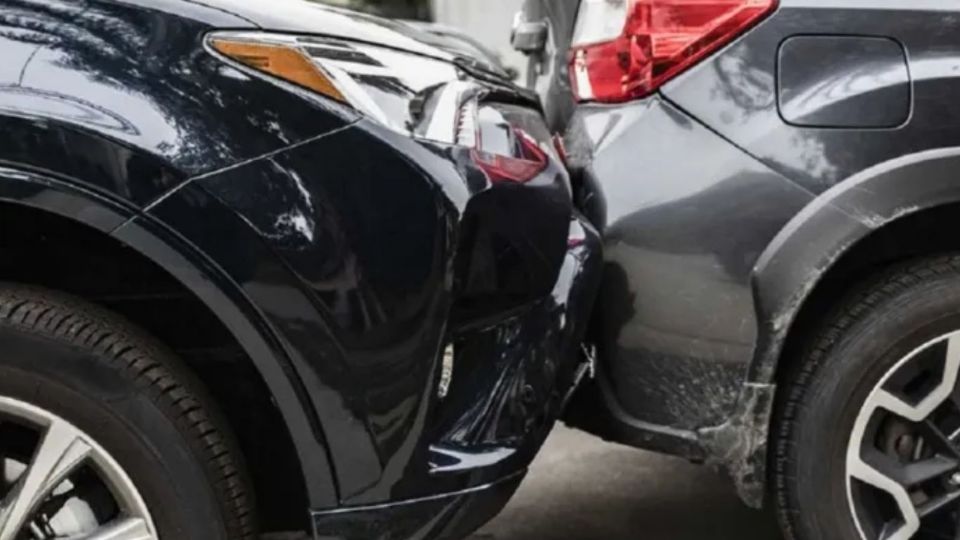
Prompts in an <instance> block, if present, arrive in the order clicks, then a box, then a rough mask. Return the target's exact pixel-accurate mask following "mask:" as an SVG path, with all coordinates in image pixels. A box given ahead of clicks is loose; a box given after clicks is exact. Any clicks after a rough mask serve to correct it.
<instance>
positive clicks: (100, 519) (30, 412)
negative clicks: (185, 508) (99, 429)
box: [0, 397, 158, 540]
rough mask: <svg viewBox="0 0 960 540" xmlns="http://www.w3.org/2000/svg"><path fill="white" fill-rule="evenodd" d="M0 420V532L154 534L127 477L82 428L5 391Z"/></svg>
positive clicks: (42, 539)
mask: <svg viewBox="0 0 960 540" xmlns="http://www.w3.org/2000/svg"><path fill="white" fill-rule="evenodd" d="M0 428H2V429H3V432H2V435H0V540H26V539H29V540H48V539H52V538H70V539H71V540H156V539H157V538H158V536H157V533H156V528H155V527H154V524H153V520H152V519H151V517H150V512H149V510H148V508H147V505H146V504H145V503H144V501H143V497H141V495H140V493H139V491H138V490H137V488H136V486H135V485H134V483H133V481H132V480H131V479H130V477H129V475H127V473H126V472H125V471H124V470H123V468H121V467H120V465H119V464H118V463H117V461H116V460H115V459H114V458H113V457H111V456H110V454H109V453H107V452H106V451H105V450H104V449H103V448H102V447H101V446H100V445H99V444H97V442H96V441H95V440H94V439H93V438H92V437H91V436H90V435H88V434H87V433H84V432H83V431H82V430H80V429H78V428H77V427H76V426H74V425H73V424H71V423H70V422H68V421H67V420H65V419H63V418H62V417H60V416H58V415H56V414H53V413H51V412H49V411H46V410H43V409H41V408H39V407H36V406H33V405H31V404H29V403H25V402H23V401H19V400H16V399H12V398H8V397H0ZM81 488H83V489H82V490H81ZM108 498H112V501H110V500H108Z"/></svg>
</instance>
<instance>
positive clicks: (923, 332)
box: [772, 256, 960, 540]
mask: <svg viewBox="0 0 960 540" xmlns="http://www.w3.org/2000/svg"><path fill="white" fill-rule="evenodd" d="M958 330H960V257H956V256H950V257H937V258H931V259H924V260H919V261H915V262H911V263H909V264H907V265H904V266H900V267H898V268H895V269H892V270H890V271H888V272H886V273H884V274H883V275H881V276H879V277H878V278H876V279H875V280H871V281H870V282H869V283H867V284H866V285H864V286H863V287H862V288H861V289H860V290H859V291H857V292H855V293H853V294H851V295H850V296H849V297H848V298H847V299H846V300H845V301H843V302H842V303H841V305H840V307H839V308H838V309H837V310H836V311H835V312H834V313H833V315H832V316H830V317H828V318H827V319H826V320H825V322H824V324H823V326H822V327H821V329H820V331H819V332H818V333H817V334H816V335H815V337H814V338H813V339H812V340H810V342H809V344H808V346H807V348H806V352H805V353H802V354H801V356H800V358H799V362H798V363H795V364H794V370H793V372H792V373H790V374H789V375H788V376H786V377H784V378H783V379H782V381H781V393H780V396H781V399H780V402H779V404H778V413H777V416H776V418H775V423H774V427H773V430H772V436H773V441H772V444H773V448H774V463H773V467H772V474H773V478H772V481H773V484H774V486H773V487H774V496H775V498H776V503H777V506H778V510H779V515H780V519H781V523H782V525H783V527H784V529H785V530H786V534H787V537H788V538H792V539H796V540H826V539H842V540H848V539H849V540H859V539H861V538H863V539H870V540H872V539H874V538H881V537H891V538H927V537H930V538H935V537H938V536H937V534H939V533H938V532H937V531H940V530H941V528H942V527H948V528H952V527H955V523H950V522H951V521H952V520H953V519H954V518H953V516H956V515H957V512H960V508H958V506H960V503H957V500H960V482H957V480H958V478H960V476H958V475H957V473H956V468H955V467H953V466H951V465H950V464H949V462H954V461H955V462H956V463H955V464H956V465H960V451H958V450H957V449H956V448H957V442H958V441H956V440H953V441H950V440H947V439H944V438H943V436H942V435H943V433H944V431H945V429H946V428H947V424H949V428H950V431H953V430H955V429H957V428H958V427H960V407H958V400H957V397H956V396H957V384H956V365H957V362H956V361H955V360H956V359H957V358H960V345H958V343H960V334H956V332H957V331H958ZM954 346H956V348H954ZM948 387H949V388H948ZM941 390H943V391H949V392H950V395H949V396H948V397H941V396H944V395H945V394H944V393H943V392H941ZM927 410H931V412H930V413H929V414H928V415H925V416H922V419H920V418H921V416H920V415H921V414H922V413H924V412H926V411H927ZM892 411H896V412H892ZM907 416H909V418H907ZM957 433H960V431H957ZM938 434H939V435H938ZM937 460H941V461H943V466H941V468H940V469H937V470H936V471H934V470H933V469H931V470H930V471H929V473H927V472H925V473H924V474H923V475H919V474H918V475H910V476H908V475H904V474H902V473H903V471H907V470H908V467H910V466H913V465H915V464H917V463H920V462H921V461H923V462H924V464H931V463H933V464H938V463H940V461H937ZM941 469H942V470H941ZM911 470H912V471H913V472H916V471H917V470H919V469H917V468H916V467H914V469H911ZM934 472H936V473H937V474H934V475H933V476H931V477H930V478H926V479H924V478H925V475H926V474H933V473H934ZM877 474H880V476H877ZM911 474H912V473H911ZM893 478H895V479H897V481H895V482H894V483H893V484H891V483H890V481H891V479H893ZM907 478H909V481H903V482H902V483H898V482H899V481H900V480H903V479H907ZM921 479H922V482H920V483H917V484H914V483H913V482H914V481H920V480H921ZM901 489H902V493H901ZM904 493H906V494H907V495H909V497H911V498H912V499H911V500H909V504H910V505H912V506H914V507H915V508H913V509H912V510H911V509H909V508H907V506H906V501H907V500H906V499H904V498H903V496H902V495H903V494H904ZM935 502H948V503H949V505H947V506H943V507H942V508H940V509H939V510H937V511H936V512H935V513H932V514H929V515H926V517H923V518H920V516H921V515H923V514H922V512H925V511H927V510H929V509H930V508H934V506H933V503H935ZM927 503H930V506H927ZM911 513H915V514H916V516H914V517H916V518H918V520H919V521H918V523H919V524H918V525H916V526H918V527H922V528H921V529H920V530H919V531H917V530H913V528H914V526H915V524H914V523H913V521H912V517H910V515H911ZM898 516H899V518H898ZM898 520H899V521H898ZM925 534H929V535H930V536H924V535H925ZM953 534H954V533H953V532H952V530H951V532H950V536H949V537H953Z"/></svg>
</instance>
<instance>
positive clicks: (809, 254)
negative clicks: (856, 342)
mask: <svg viewBox="0 0 960 540" xmlns="http://www.w3.org/2000/svg"><path fill="white" fill-rule="evenodd" d="M947 223H952V224H954V225H956V226H960V148H948V149H939V150H932V151H926V152H921V153H918V154H911V155H908V156H904V157H901V158H898V159H895V160H892V161H889V162H886V163H882V164H880V165H877V166H875V167H873V168H871V169H868V170H866V171H863V172H862V173H860V174H858V175H855V176H854V177H852V178H850V179H847V180H845V181H844V182H841V183H839V184H837V185H836V186H834V187H833V188H831V189H829V190H827V191H826V192H824V193H823V194H821V195H820V196H819V197H817V198H816V199H815V200H813V201H812V202H811V203H810V204H809V205H808V206H807V207H805V208H804V209H803V210H802V211H801V212H799V213H798V214H797V215H796V216H795V217H794V218H793V219H792V220H791V221H790V222H789V223H788V224H787V225H786V226H785V227H784V228H783V229H782V230H781V232H780V233H779V234H778V235H777V236H776V237H775V238H774V240H773V241H772V242H771V243H770V245H769V246H768V248H767V249H766V250H765V251H764V253H763V254H762V255H761V257H760V258H759V260H758V262H757V265H756V267H755V272H754V279H753V287H754V292H755V294H754V296H755V301H756V309H757V313H758V321H760V322H759V324H760V328H759V333H758V343H757V348H756V352H755V354H754V358H753V360H752V362H751V365H750V370H749V374H748V380H749V382H751V383H759V384H773V383H775V382H776V380H777V376H778V372H779V370H780V367H781V364H782V363H783V359H784V358H785V357H787V356H789V354H790V352H791V350H792V349H793V348H794V347H793V345H794V344H795V342H797V341H802V335H803V334H804V332H805V330H807V329H809V326H810V319H811V318H812V317H814V315H815V314H816V313H821V314H822V310H823V309H826V308H828V307H829V305H830V304H831V303H832V302H835V301H837V296H838V295H839V294H842V292H843V291H844V290H845V288H849V286H851V285H853V284H855V283H856V282H857V281H858V280H859V279H862V278H864V277H866V276H869V275H871V274H873V273H875V272H876V271H877V270H878V268H879V267H882V266H883V265H885V264H890V263H893V262H895V261H897V260H900V259H904V258H909V257H912V256H919V255H926V254H931V253H935V252H938V251H939V252H943V251H948V250H951V249H957V250H960V235H958V239H957V240H953V239H952V238H950V235H949V234H947V232H948V231H947V229H948V228H949V227H944V225H945V224H947Z"/></svg>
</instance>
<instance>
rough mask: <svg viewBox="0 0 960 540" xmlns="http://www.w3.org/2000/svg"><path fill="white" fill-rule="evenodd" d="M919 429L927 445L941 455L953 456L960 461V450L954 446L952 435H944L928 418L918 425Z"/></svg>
mask: <svg viewBox="0 0 960 540" xmlns="http://www.w3.org/2000/svg"><path fill="white" fill-rule="evenodd" d="M917 427H918V430H919V432H920V434H921V435H923V438H924V440H925V441H926V442H927V444H930V445H931V446H932V447H933V448H935V449H936V450H937V451H938V452H940V453H941V454H944V455H948V456H952V457H953V458H954V459H960V450H958V449H957V447H956V446H954V444H953V441H952V440H951V439H952V435H947V434H946V433H944V432H943V431H942V430H941V429H940V427H939V426H937V424H936V423H934V422H933V420H930V419H929V418H928V419H927V420H925V421H923V422H921V423H919V424H917Z"/></svg>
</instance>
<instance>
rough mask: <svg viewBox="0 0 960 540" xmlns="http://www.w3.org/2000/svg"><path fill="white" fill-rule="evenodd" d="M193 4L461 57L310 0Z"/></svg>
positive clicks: (306, 30)
mask: <svg viewBox="0 0 960 540" xmlns="http://www.w3.org/2000/svg"><path fill="white" fill-rule="evenodd" d="M194 2H195V3H197V4H203V5H206V6H209V7H214V8H217V9H220V10H223V11H226V12H229V13H232V14H234V15H236V16H238V17H241V18H244V19H246V20H248V21H250V22H251V23H253V24H254V25H256V26H259V27H261V28H263V29H264V30H271V31H277V32H290V33H297V34H316V35H324V36H331V37H336V38H342V39H348V40H352V41H360V42H365V43H370V44H373V45H380V46H383V47H389V48H391V49H398V50H402V51H407V52H411V53H414V54H419V55H423V56H429V57H433V58H438V59H441V60H447V61H454V60H456V59H457V58H458V57H461V56H462V52H461V51H454V50H451V49H450V47H449V46H448V44H445V43H444V41H443V40H442V39H440V38H438V37H436V36H433V35H431V34H429V33H427V32H423V31H421V30H418V29H417V28H414V27H413V26H411V25H409V24H406V23H404V22H400V21H391V20H390V19H384V18H382V17H375V16H373V15H367V14H364V13H359V12H356V11H351V10H347V9H341V8H336V7H332V6H326V5H323V4H319V3H317V2H310V1H307V0H194ZM469 60H470V61H471V62H474V63H478V62H483V59H480V58H472V57H471V58H469ZM485 63H486V62H484V64H485ZM491 67H492V66H491Z"/></svg>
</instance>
